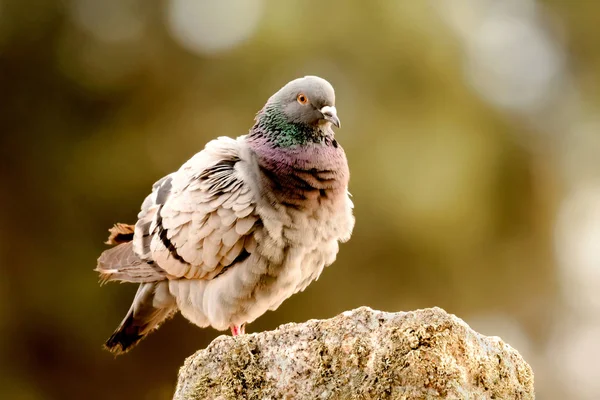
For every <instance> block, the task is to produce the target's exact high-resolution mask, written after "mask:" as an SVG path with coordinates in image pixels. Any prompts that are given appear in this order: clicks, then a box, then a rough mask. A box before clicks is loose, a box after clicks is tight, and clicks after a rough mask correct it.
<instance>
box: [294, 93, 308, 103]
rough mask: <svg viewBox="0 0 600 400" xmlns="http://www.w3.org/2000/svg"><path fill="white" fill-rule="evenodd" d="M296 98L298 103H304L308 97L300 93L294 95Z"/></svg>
mask: <svg viewBox="0 0 600 400" xmlns="http://www.w3.org/2000/svg"><path fill="white" fill-rule="evenodd" d="M296 100H298V103H300V104H306V103H308V97H306V95H305V94H304V93H300V94H299V95H298V96H297V97H296Z"/></svg>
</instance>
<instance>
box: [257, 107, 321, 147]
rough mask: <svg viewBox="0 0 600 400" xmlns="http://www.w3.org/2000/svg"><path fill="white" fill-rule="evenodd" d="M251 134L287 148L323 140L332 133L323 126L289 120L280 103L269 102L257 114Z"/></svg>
mask: <svg viewBox="0 0 600 400" xmlns="http://www.w3.org/2000/svg"><path fill="white" fill-rule="evenodd" d="M250 136H254V137H262V138H265V139H267V140H268V141H269V142H271V143H272V144H273V146H276V147H283V148H285V147H292V146H302V145H306V144H308V143H319V142H323V141H324V140H325V139H326V137H327V136H332V135H331V133H330V132H327V131H326V130H324V129H323V127H322V126H312V125H308V124H301V123H293V122H289V121H288V120H287V119H286V117H285V115H284V114H283V111H282V110H281V106H280V105H278V104H267V105H266V106H265V107H264V108H263V109H262V110H260V112H259V113H258V114H257V116H256V123H255V124H254V127H253V128H252V130H251V131H250Z"/></svg>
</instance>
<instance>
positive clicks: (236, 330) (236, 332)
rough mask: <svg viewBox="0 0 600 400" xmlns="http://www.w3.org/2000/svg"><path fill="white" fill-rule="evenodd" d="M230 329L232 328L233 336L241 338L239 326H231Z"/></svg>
mask: <svg viewBox="0 0 600 400" xmlns="http://www.w3.org/2000/svg"><path fill="white" fill-rule="evenodd" d="M229 328H231V336H239V335H240V333H241V331H242V329H241V328H240V327H239V326H237V325H231V326H230V327H229Z"/></svg>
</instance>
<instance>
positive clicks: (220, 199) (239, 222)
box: [134, 138, 260, 279]
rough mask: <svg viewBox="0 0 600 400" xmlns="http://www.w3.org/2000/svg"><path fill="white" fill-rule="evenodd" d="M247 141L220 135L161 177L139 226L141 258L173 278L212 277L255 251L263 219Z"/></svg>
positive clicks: (137, 249) (137, 240) (136, 247)
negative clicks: (256, 234)
mask: <svg viewBox="0 0 600 400" xmlns="http://www.w3.org/2000/svg"><path fill="white" fill-rule="evenodd" d="M244 146H245V144H244V142H243V141H242V140H241V139H239V140H234V139H230V138H219V139H217V140H214V141H212V142H210V143H208V144H207V145H206V148H205V149H204V150H203V151H201V152H200V153H198V154H196V155H195V156H194V157H193V158H192V159H190V160H189V161H188V162H187V163H186V164H184V165H183V166H182V167H181V169H180V170H179V171H177V172H175V173H173V174H171V175H169V176H168V177H165V178H163V180H162V181H159V182H157V184H156V185H155V190H154V192H153V193H152V194H151V195H150V196H148V198H147V199H146V200H145V201H144V205H143V207H142V211H141V213H140V215H139V218H140V219H139V221H138V223H137V224H136V228H135V235H134V250H135V252H136V253H137V254H139V255H140V257H141V258H144V259H152V260H154V262H155V263H156V264H157V265H158V266H160V268H162V269H163V270H165V271H166V273H167V274H168V275H169V276H170V277H175V278H188V279H212V278H214V277H215V276H217V275H218V274H219V273H221V272H222V271H223V270H224V269H225V268H227V267H230V266H232V265H234V264H236V263H238V262H240V261H242V260H244V259H246V258H247V257H248V256H249V255H250V254H251V253H252V252H253V251H254V249H255V247H256V242H255V239H254V236H253V232H254V230H255V229H256V226H257V225H258V224H260V221H259V218H258V216H257V214H256V209H255V208H256V203H255V199H254V196H253V191H252V190H251V182H250V174H249V172H248V171H247V170H248V169H249V168H248V167H249V165H248V162H249V161H248V160H244V161H242V158H243V157H242V153H243V152H244ZM244 154H245V153H244Z"/></svg>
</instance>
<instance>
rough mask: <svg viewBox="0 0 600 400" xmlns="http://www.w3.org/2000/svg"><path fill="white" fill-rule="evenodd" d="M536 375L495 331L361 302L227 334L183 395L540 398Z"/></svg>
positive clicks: (437, 313)
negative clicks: (325, 315)
mask: <svg viewBox="0 0 600 400" xmlns="http://www.w3.org/2000/svg"><path fill="white" fill-rule="evenodd" d="M533 398H534V391H533V372H532V370H531V367H529V365H528V364H527V363H526V362H525V361H524V360H523V358H522V357H521V355H520V354H519V353H518V352H517V351H516V350H515V349H513V348H512V347H510V346H509V345H507V344H506V343H504V342H503V341H502V340H501V339H500V338H497V337H486V336H483V335H481V334H479V333H477V332H475V331H473V330H472V329H471V328H470V327H469V326H468V325H467V324H466V323H465V322H464V321H462V320H461V319H459V318H457V317H456V316H454V315H450V314H448V313H446V312H445V311H444V310H442V309H440V308H430V309H425V310H417V311H413V312H399V313H386V312H381V311H374V310H371V309H370V308H367V307H361V308H358V309H356V310H353V311H348V312H345V313H343V314H341V315H338V316H337V317H334V318H331V319H328V320H311V321H308V322H305V323H302V324H286V325H282V326H281V327H279V328H278V329H277V330H275V331H270V332H262V333H256V334H248V335H244V336H238V337H235V338H234V337H230V336H220V337H218V338H217V339H215V340H214V341H213V342H212V343H211V344H210V345H209V346H208V347H207V348H206V349H204V350H200V351H198V352H197V353H196V354H194V355H192V356H191V357H189V358H188V359H187V360H186V362H185V364H184V366H183V367H182V368H181V370H180V371H179V380H178V384H177V390H176V393H175V397H174V399H175V400H184V399H186V400H187V399H198V400H199V399H218V400H226V399H260V400H268V399H273V400H275V399H343V400H347V399H405V400H408V399H473V400H475V399H477V400H480V399H511V400H512V399H533Z"/></svg>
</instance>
